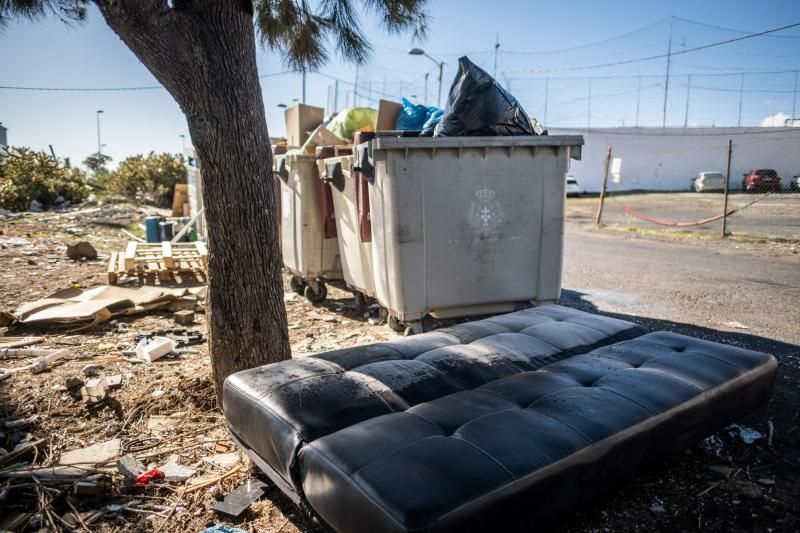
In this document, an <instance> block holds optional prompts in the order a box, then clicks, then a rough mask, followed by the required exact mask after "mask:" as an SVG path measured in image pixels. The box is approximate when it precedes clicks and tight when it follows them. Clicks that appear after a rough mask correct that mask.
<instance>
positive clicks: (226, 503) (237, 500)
mask: <svg viewBox="0 0 800 533" xmlns="http://www.w3.org/2000/svg"><path fill="white" fill-rule="evenodd" d="M266 486H267V484H266V483H264V482H263V481H259V480H257V479H248V480H247V481H246V482H245V483H244V484H243V485H240V486H238V487H236V488H235V489H234V490H233V491H232V492H231V493H230V494H228V495H226V496H225V499H223V500H222V501H221V502H216V503H214V505H212V506H211V508H212V509H213V510H215V511H217V512H218V513H223V514H226V515H228V516H231V517H234V518H236V517H238V516H239V515H241V514H242V513H243V512H244V511H245V510H246V509H247V508H248V507H250V505H251V504H252V503H253V502H254V501H256V500H258V499H259V498H261V497H262V496H263V495H264V488H266Z"/></svg>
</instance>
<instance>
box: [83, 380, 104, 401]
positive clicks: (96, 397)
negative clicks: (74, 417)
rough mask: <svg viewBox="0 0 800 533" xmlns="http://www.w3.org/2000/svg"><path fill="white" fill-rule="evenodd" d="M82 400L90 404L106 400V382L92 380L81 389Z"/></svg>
mask: <svg viewBox="0 0 800 533" xmlns="http://www.w3.org/2000/svg"><path fill="white" fill-rule="evenodd" d="M81 398H83V400H84V401H85V402H86V403H88V404H97V403H100V402H102V401H103V400H105V399H106V382H105V380H104V379H101V378H92V379H90V380H89V381H87V382H86V384H85V385H84V386H83V387H82V388H81Z"/></svg>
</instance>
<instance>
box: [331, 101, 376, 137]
mask: <svg viewBox="0 0 800 533" xmlns="http://www.w3.org/2000/svg"><path fill="white" fill-rule="evenodd" d="M377 118H378V111H377V110H375V109H372V108H369V107H348V108H346V109H343V110H342V111H341V112H339V114H337V115H336V116H335V117H334V118H333V120H331V121H330V122H329V123H328V125H327V129H328V131H330V132H331V133H333V134H334V135H336V136H337V137H339V138H340V139H344V140H346V141H352V140H353V136H354V135H355V134H356V132H357V131H375V121H376V120H377Z"/></svg>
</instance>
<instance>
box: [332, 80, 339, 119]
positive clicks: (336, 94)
mask: <svg viewBox="0 0 800 533" xmlns="http://www.w3.org/2000/svg"><path fill="white" fill-rule="evenodd" d="M333 111H334V112H336V113H338V112H339V80H336V81H335V82H333Z"/></svg>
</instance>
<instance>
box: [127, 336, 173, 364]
mask: <svg viewBox="0 0 800 533" xmlns="http://www.w3.org/2000/svg"><path fill="white" fill-rule="evenodd" d="M174 349H175V341H173V340H172V339H168V338H167V337H151V338H144V339H142V340H140V341H139V343H138V344H137V345H136V355H137V357H139V359H143V360H145V361H147V362H150V363H152V362H153V361H156V360H157V359H160V358H162V357H164V356H165V355H167V354H168V353H169V352H171V351H172V350H174Z"/></svg>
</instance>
